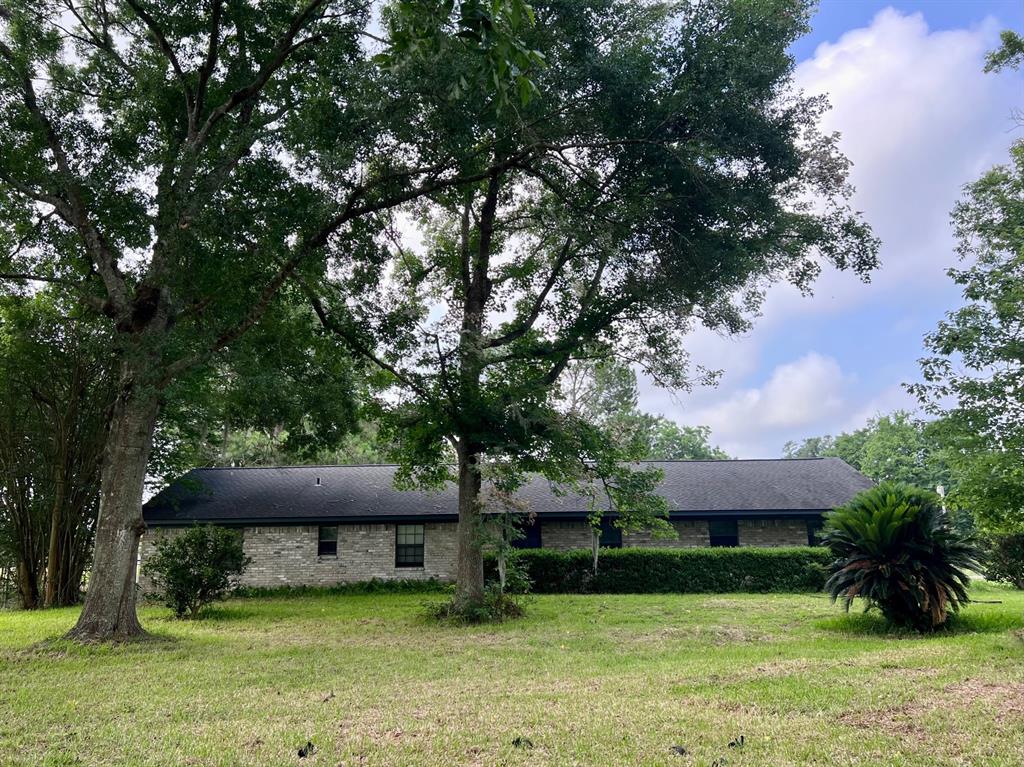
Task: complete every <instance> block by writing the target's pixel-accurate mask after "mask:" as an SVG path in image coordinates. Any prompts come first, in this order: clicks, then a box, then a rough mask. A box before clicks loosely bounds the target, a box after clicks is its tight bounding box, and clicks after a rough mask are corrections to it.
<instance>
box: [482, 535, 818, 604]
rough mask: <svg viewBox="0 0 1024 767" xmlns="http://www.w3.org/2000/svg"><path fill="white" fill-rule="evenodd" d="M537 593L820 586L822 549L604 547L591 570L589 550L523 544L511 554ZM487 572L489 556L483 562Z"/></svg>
mask: <svg viewBox="0 0 1024 767" xmlns="http://www.w3.org/2000/svg"><path fill="white" fill-rule="evenodd" d="M513 557H514V560H515V561H516V563H517V564H518V565H520V566H522V567H523V569H524V570H525V571H526V573H527V575H528V576H529V578H530V580H531V581H532V583H533V591H534V593H540V594H584V593H594V594H665V593H676V594H686V593H716V592H717V593H722V592H739V591H754V592H787V591H820V590H821V588H822V586H824V584H825V579H826V572H827V567H828V565H829V564H830V563H831V561H832V556H831V554H830V553H829V552H828V550H827V549H822V548H811V547H807V546H794V547H785V548H755V547H749V546H747V547H737V548H687V549H658V548H626V549H604V550H602V551H601V557H600V560H599V564H598V571H597V574H596V575H595V574H594V572H593V563H594V560H593V554H592V552H591V551H590V550H589V549H577V550H573V551H556V550H553V549H525V550H521V551H517V552H515V554H514V555H513ZM486 566H487V568H488V571H489V572H490V571H491V570H493V568H494V560H493V559H488V560H487V562H486Z"/></svg>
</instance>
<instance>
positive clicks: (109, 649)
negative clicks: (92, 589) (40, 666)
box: [12, 631, 181, 658]
mask: <svg viewBox="0 0 1024 767" xmlns="http://www.w3.org/2000/svg"><path fill="white" fill-rule="evenodd" d="M180 641H181V640H180V639H179V638H178V637H175V636H172V635H170V634H164V633H162V632H156V633H153V632H150V631H147V632H146V633H145V634H143V635H142V636H139V637H136V638H134V639H129V640H117V641H111V642H77V641H75V640H72V639H67V638H66V637H64V636H63V635H61V636H55V637H50V638H49V639H43V640H42V641H39V642H36V643H35V644H32V645H29V646H28V647H25V648H24V649H21V650H17V651H15V652H13V653H12V655H13V656H15V657H19V658H90V657H105V656H110V655H124V654H128V653H131V654H144V653H148V652H161V653H162V652H166V651H167V650H171V649H174V648H175V647H177V646H178V644H179V643H180Z"/></svg>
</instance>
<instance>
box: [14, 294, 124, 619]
mask: <svg viewBox="0 0 1024 767" xmlns="http://www.w3.org/2000/svg"><path fill="white" fill-rule="evenodd" d="M108 343H109V335H108V334H107V333H106V332H105V329H104V328H103V327H102V326H100V325H98V323H96V322H95V321H94V319H92V318H89V317H83V316H82V314H81V312H79V311H77V310H76V309H75V308H74V307H73V306H71V307H69V306H68V305H67V303H66V302H64V301H62V300H61V299H60V296H59V294H55V293H54V292H53V291H42V292H39V293H36V294H34V295H22V296H18V295H15V296H0V546H2V547H3V548H5V549H6V550H7V551H8V553H9V555H10V557H11V558H12V559H13V560H14V561H15V562H16V563H17V572H18V579H17V581H18V588H19V594H20V598H21V603H22V606H23V607H25V608H34V607H41V606H44V605H45V606H47V607H51V606H56V605H69V604H74V603H76V602H77V601H78V599H79V594H80V591H81V585H82V573H83V571H84V570H85V567H86V565H87V563H88V557H89V554H90V552H91V545H92V537H93V533H94V531H95V524H96V513H97V509H98V505H99V478H100V462H101V458H102V455H103V436H104V433H105V430H106V425H107V418H108V415H109V410H110V407H111V405H112V403H113V397H114V375H113V365H112V364H111V363H112V360H111V355H110V354H108V353H107V352H106V348H107V344H108Z"/></svg>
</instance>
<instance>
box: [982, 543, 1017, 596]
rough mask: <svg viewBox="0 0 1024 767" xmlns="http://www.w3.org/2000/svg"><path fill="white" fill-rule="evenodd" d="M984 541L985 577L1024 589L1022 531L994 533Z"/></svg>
mask: <svg viewBox="0 0 1024 767" xmlns="http://www.w3.org/2000/svg"><path fill="white" fill-rule="evenodd" d="M986 543H987V544H988V545H987V546H986V551H985V577H986V578H988V579H989V580H990V581H998V582H1000V583H1009V584H1011V585H1012V586H1014V587H1015V588H1018V589H1024V533H1006V534H1000V535H994V536H992V537H991V538H989V539H988V541H986Z"/></svg>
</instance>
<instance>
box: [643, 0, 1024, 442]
mask: <svg viewBox="0 0 1024 767" xmlns="http://www.w3.org/2000/svg"><path fill="white" fill-rule="evenodd" d="M812 24H813V29H812V31H811V33H810V34H808V35H807V36H806V37H805V38H804V39H802V40H800V41H798V42H797V43H796V44H795V45H794V46H793V53H794V56H795V57H796V59H797V62H798V67H797V72H796V80H797V83H798V85H799V86H800V87H801V88H802V89H804V90H805V91H807V92H809V93H821V92H825V93H828V94H829V98H830V102H831V104H832V110H831V111H830V113H829V115H828V116H827V117H826V118H825V127H826V128H827V129H828V130H837V131H839V132H840V133H841V134H842V141H841V146H842V148H843V150H844V152H845V153H846V155H847V156H848V157H849V158H850V159H851V160H852V162H853V170H852V172H851V178H852V181H853V183H854V185H855V186H856V187H857V193H856V196H855V198H854V200H853V204H854V205H855V207H856V208H857V209H859V210H861V211H863V213H864V215H865V217H866V219H867V220H868V222H869V223H870V224H871V225H872V226H873V228H874V230H875V233H876V234H877V235H878V236H879V237H880V238H881V240H882V249H881V258H882V261H883V264H882V267H881V269H880V270H879V271H878V272H877V273H876V274H875V275H874V277H873V278H872V281H871V284H869V285H862V284H860V283H859V282H858V281H857V280H856V279H854V278H853V277H851V276H849V275H844V274H838V273H836V272H834V271H829V270H826V272H825V273H824V274H823V275H822V277H821V279H820V280H819V282H818V285H817V287H816V290H815V295H814V296H813V297H811V298H802V297H800V296H798V295H796V294H795V292H794V291H792V290H789V289H787V288H785V287H784V286H778V287H775V288H773V289H772V290H771V291H770V293H769V297H768V300H767V302H766V304H765V308H764V313H763V317H761V318H760V319H759V320H758V322H757V323H756V325H755V327H754V329H753V330H752V331H751V332H749V333H747V334H745V335H744V336H743V337H741V338H728V339H727V338H721V337H719V336H717V335H714V334H712V333H708V332H706V331H696V332H695V333H694V335H693V336H692V338H691V344H690V347H691V350H692V355H693V359H694V361H695V362H697V363H702V364H706V365H708V366H709V367H712V368H716V369H722V370H723V371H724V375H723V378H722V381H721V383H720V385H719V386H718V387H716V388H714V389H702V390H699V391H695V392H693V393H691V394H674V393H671V392H666V391H664V390H660V389H657V388H656V387H654V386H653V385H651V384H650V383H649V382H646V381H642V382H641V406H642V407H644V408H645V409H647V410H650V411H653V412H661V413H664V414H665V415H667V416H669V417H671V418H674V419H676V420H678V421H680V422H682V423H689V424H698V423H703V424H707V425H709V426H711V429H712V436H713V439H714V440H715V441H716V442H718V443H719V444H721V445H722V446H723V447H724V448H725V449H726V450H727V451H729V452H730V453H731V454H733V455H735V456H738V457H770V456H776V455H779V454H780V452H781V449H782V445H783V444H784V443H785V442H786V440H789V439H799V438H801V437H804V436H811V435H815V434H823V433H836V432H838V431H843V430H848V429H851V428H855V427H857V426H860V425H862V424H863V423H864V421H865V420H866V419H867V418H869V417H870V416H871V415H873V414H876V413H879V412H888V411H891V410H893V409H895V408H907V409H913V407H914V406H915V403H914V401H913V400H912V399H911V398H910V397H909V396H908V395H907V394H906V393H905V392H904V390H903V388H902V385H903V384H904V383H906V382H908V381H913V380H916V379H917V377H918V375H919V373H918V366H917V359H918V358H919V357H920V356H921V355H922V353H923V346H922V338H923V336H924V334H925V333H927V332H928V331H930V330H931V329H932V328H934V327H935V324H936V323H937V321H938V320H939V319H940V318H941V317H942V316H943V314H944V313H945V312H946V311H948V310H949V309H951V308H953V307H954V306H956V305H957V303H958V301H959V292H958V291H957V290H956V288H955V286H953V285H952V283H951V282H950V281H949V279H948V278H947V277H946V276H945V270H946V269H947V268H948V267H950V266H952V265H953V264H954V263H956V256H955V253H954V250H953V246H954V242H953V238H952V234H951V231H950V227H949V212H950V209H951V208H952V206H953V204H954V203H955V202H956V200H957V199H958V198H959V197H960V194H961V190H962V187H963V185H964V184H965V183H968V182H969V181H971V180H972V179H974V178H976V177H977V176H978V175H980V174H981V173H982V172H983V171H984V170H985V169H986V168H988V167H990V166H991V165H994V164H996V163H999V162H1003V161H1005V159H1006V156H1007V148H1008V146H1009V144H1010V143H1011V142H1012V141H1013V140H1014V139H1016V138H1021V137H1024V130H1021V129H1018V128H1015V125H1014V123H1013V121H1012V120H1011V117H1010V113H1011V110H1012V109H1013V108H1014V107H1020V106H1024V78H1022V77H1021V75H1020V73H1003V74H1000V75H985V74H983V73H982V71H981V69H982V66H983V60H984V56H985V53H986V52H987V51H988V50H991V49H992V48H994V47H995V46H996V45H997V42H998V34H999V31H1000V30H1001V29H1005V28H1012V29H1015V30H1018V31H1024V2H1021V0H913V1H911V0H905V1H902V0H893V1H892V2H875V1H874V0H823V1H822V2H821V6H820V9H819V11H818V13H817V15H816V16H815V18H814V20H813V22H812Z"/></svg>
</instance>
